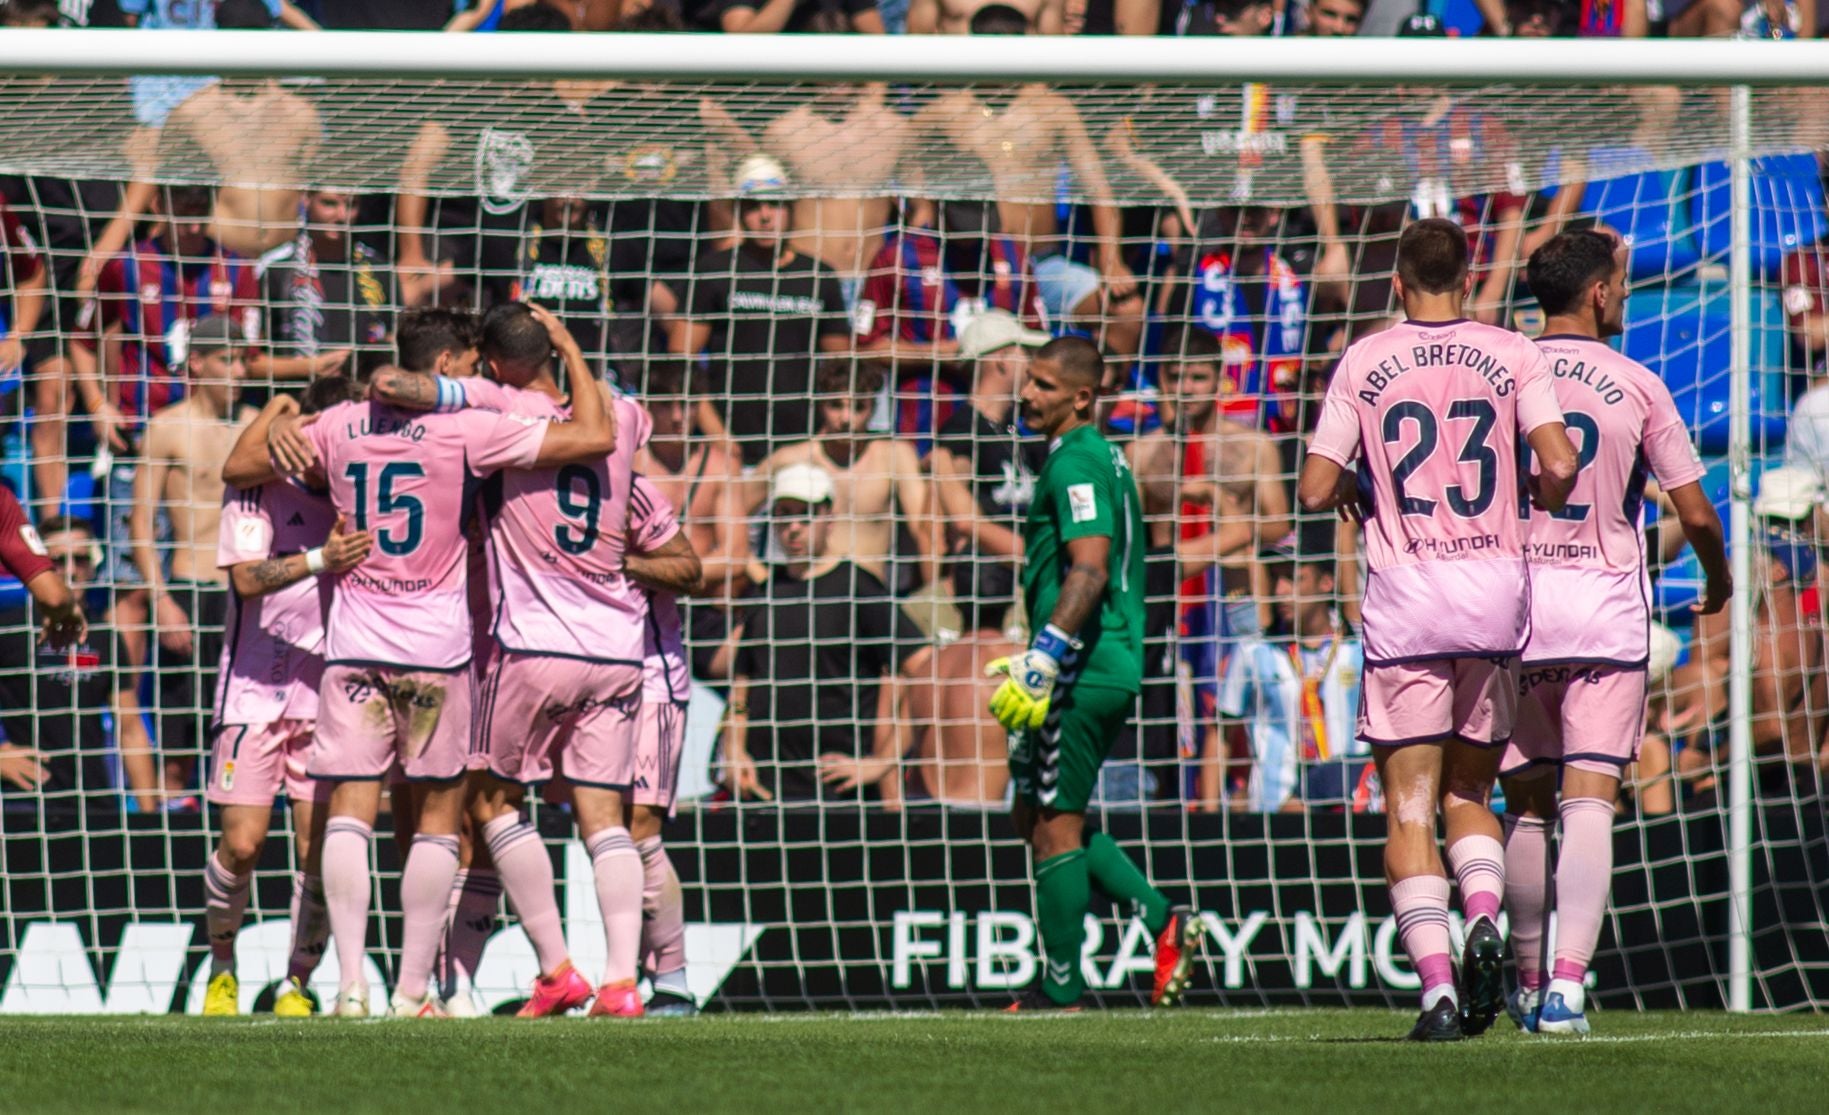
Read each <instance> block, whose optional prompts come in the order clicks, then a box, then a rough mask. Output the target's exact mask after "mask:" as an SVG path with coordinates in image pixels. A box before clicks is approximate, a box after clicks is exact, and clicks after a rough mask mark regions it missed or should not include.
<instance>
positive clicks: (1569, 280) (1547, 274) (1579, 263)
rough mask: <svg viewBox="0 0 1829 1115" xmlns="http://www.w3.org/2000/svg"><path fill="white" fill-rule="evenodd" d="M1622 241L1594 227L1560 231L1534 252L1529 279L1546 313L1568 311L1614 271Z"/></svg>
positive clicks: (1526, 276) (1526, 273)
mask: <svg viewBox="0 0 1829 1115" xmlns="http://www.w3.org/2000/svg"><path fill="white" fill-rule="evenodd" d="M1618 248H1619V243H1618V241H1616V240H1614V239H1613V238H1612V237H1611V236H1608V235H1607V234H1606V233H1604V232H1597V231H1595V230H1594V229H1591V228H1584V229H1576V230H1574V231H1572V232H1559V233H1557V234H1556V235H1555V236H1552V237H1550V239H1549V240H1548V241H1547V242H1545V243H1544V245H1543V246H1542V247H1540V248H1538V249H1537V250H1536V251H1534V252H1532V253H1531V258H1530V263H1529V264H1528V265H1527V266H1526V268H1525V280H1526V281H1527V282H1529V283H1530V287H1531V294H1533V295H1535V296H1536V299H1537V305H1539V306H1542V307H1543V312H1544V313H1546V314H1566V313H1568V312H1569V311H1570V310H1572V309H1574V308H1575V306H1576V305H1577V304H1578V303H1579V302H1580V301H1581V296H1582V295H1584V294H1586V293H1587V292H1588V290H1589V289H1590V288H1592V287H1593V286H1594V284H1595V283H1599V282H1605V281H1606V280H1607V278H1608V277H1609V276H1611V275H1612V274H1613V253H1614V252H1615V251H1617V250H1618Z"/></svg>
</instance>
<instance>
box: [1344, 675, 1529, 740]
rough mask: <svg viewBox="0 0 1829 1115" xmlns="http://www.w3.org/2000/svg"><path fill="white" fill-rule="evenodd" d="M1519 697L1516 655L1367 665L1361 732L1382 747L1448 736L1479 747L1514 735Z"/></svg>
mask: <svg viewBox="0 0 1829 1115" xmlns="http://www.w3.org/2000/svg"><path fill="white" fill-rule="evenodd" d="M1517 699H1518V660H1517V659H1516V658H1437V659H1431V660H1429V661H1426V662H1409V663H1403V664H1399V665H1389V666H1374V665H1372V664H1370V663H1367V664H1366V667H1365V678H1364V680H1363V682H1362V683H1361V686H1360V690H1359V738H1360V739H1363V740H1365V741H1366V742H1367V743H1371V744H1373V745H1375V746H1378V747H1404V746H1406V745H1408V744H1412V743H1435V742H1438V741H1441V740H1446V739H1447V738H1448V737H1450V736H1454V737H1458V738H1459V739H1461V740H1463V741H1465V742H1467V743H1471V744H1473V745H1474V746H1476V747H1494V746H1498V745H1502V744H1504V743H1505V742H1506V741H1507V740H1509V739H1510V738H1511V733H1512V721H1513V718H1514V716H1515V714H1516V709H1517Z"/></svg>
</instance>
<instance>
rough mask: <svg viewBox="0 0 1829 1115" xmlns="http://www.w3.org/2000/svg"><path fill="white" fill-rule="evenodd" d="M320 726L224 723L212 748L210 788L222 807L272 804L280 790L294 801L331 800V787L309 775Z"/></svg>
mask: <svg viewBox="0 0 1829 1115" xmlns="http://www.w3.org/2000/svg"><path fill="white" fill-rule="evenodd" d="M316 727H317V722H316V721H313V720H295V719H280V720H275V721H274V722H273V723H271V724H223V725H221V726H219V727H218V728H217V729H216V739H215V742H214V743H213V744H212V745H211V747H210V785H209V789H208V790H207V791H205V795H204V796H206V797H207V798H209V800H210V801H212V802H214V803H215V804H217V805H272V804H273V799H274V798H276V797H278V796H279V794H280V792H281V791H284V792H285V795H286V797H287V798H289V799H290V800H292V801H294V802H300V801H327V800H329V798H330V787H329V786H328V785H327V784H325V783H322V782H316V781H313V780H312V779H311V777H310V776H309V775H307V774H306V773H305V760H306V759H307V758H308V757H309V756H310V754H311V742H312V736H313V735H314V734H315V732H316Z"/></svg>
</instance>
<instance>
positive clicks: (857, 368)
mask: <svg viewBox="0 0 1829 1115" xmlns="http://www.w3.org/2000/svg"><path fill="white" fill-rule="evenodd" d="M882 389H883V366H882V365H881V364H879V363H877V362H876V361H874V360H854V359H852V358H851V357H849V356H826V357H822V358H821V359H820V361H819V368H818V370H817V371H816V372H814V374H813V390H814V391H815V392H816V393H818V394H819V395H820V396H821V397H822V398H831V399H850V398H860V399H861V398H863V397H864V396H866V395H869V396H875V395H876V393H877V392H878V391H881V390H882Z"/></svg>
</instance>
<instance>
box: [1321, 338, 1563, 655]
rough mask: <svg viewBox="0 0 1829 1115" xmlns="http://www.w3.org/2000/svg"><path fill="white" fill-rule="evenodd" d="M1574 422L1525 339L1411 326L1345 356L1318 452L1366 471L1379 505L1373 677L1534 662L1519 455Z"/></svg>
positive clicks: (1373, 560) (1370, 637)
mask: <svg viewBox="0 0 1829 1115" xmlns="http://www.w3.org/2000/svg"><path fill="white" fill-rule="evenodd" d="M1561 420H1562V411H1561V410H1560V409H1559V408H1558V407H1557V405H1556V396H1555V392H1554V390H1553V388H1552V387H1551V385H1550V371H1549V365H1548V363H1547V362H1546V361H1545V360H1544V358H1543V354H1542V353H1540V352H1538V351H1537V347H1536V345H1534V344H1532V343H1531V342H1530V340H1528V339H1527V338H1525V337H1524V336H1523V335H1521V334H1518V333H1511V332H1508V331H1506V330H1503V329H1496V328H1493V327H1492V326H1488V325H1481V324H1478V323H1477V322H1471V321H1449V322H1414V321H1406V322H1403V323H1402V324H1400V325H1396V326H1393V327H1392V328H1390V329H1387V330H1385V331H1384V332H1382V333H1377V334H1374V335H1372V336H1370V337H1367V338H1365V339H1363V340H1361V341H1359V342H1357V343H1356V344H1354V345H1353V346H1352V347H1351V348H1349V349H1347V350H1346V353H1345V355H1344V356H1342V357H1341V359H1340V366H1339V368H1338V369H1336V370H1335V372H1334V378H1333V381H1332V382H1331V383H1330V384H1329V385H1328V389H1327V398H1326V400H1325V401H1324V403H1323V405H1322V410H1321V421H1320V424H1319V425H1318V426H1317V427H1316V429H1315V435H1314V438H1313V439H1312V441H1311V442H1310V443H1309V447H1308V451H1309V452H1310V453H1316V454H1319V455H1320V456H1322V457H1325V458H1327V459H1328V460H1330V461H1333V462H1334V463H1335V464H1338V465H1340V466H1341V467H1343V468H1352V467H1353V466H1354V464H1355V462H1357V463H1358V466H1359V471H1360V487H1361V489H1362V491H1363V490H1364V489H1366V488H1367V487H1369V488H1370V491H1371V505H1372V506H1371V513H1370V514H1369V515H1367V516H1366V523H1365V534H1364V537H1365V555H1366V563H1367V565H1368V567H1369V568H1370V576H1369V577H1368V578H1367V582H1366V589H1365V604H1364V610H1363V616H1364V625H1363V626H1364V632H1363V634H1364V642H1365V659H1366V662H1367V663H1369V664H1372V665H1379V664H1387V663H1394V662H1410V661H1423V660H1427V659H1431V658H1456V657H1469V656H1485V655H1512V654H1517V653H1518V652H1519V651H1521V650H1522V649H1523V647H1524V641H1525V636H1526V633H1527V632H1528V630H1529V624H1530V607H1529V585H1528V573H1527V571H1526V569H1525V564H1524V538H1525V534H1524V532H1525V525H1526V523H1525V520H1524V519H1523V518H1522V517H1521V516H1520V515H1519V513H1518V500H1519V495H1520V492H1521V491H1522V484H1521V478H1520V472H1519V451H1518V446H1519V445H1520V444H1521V442H1522V439H1523V437H1524V436H1525V435H1527V434H1528V433H1529V432H1530V431H1531V430H1534V429H1536V428H1537V427H1538V426H1542V425H1545V424H1547V423H1551V422H1560V421H1561Z"/></svg>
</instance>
